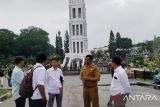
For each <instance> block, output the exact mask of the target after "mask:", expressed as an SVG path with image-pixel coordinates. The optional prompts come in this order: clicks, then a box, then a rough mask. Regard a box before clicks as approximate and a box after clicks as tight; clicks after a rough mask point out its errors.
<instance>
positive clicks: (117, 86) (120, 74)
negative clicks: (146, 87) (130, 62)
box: [110, 66, 131, 96]
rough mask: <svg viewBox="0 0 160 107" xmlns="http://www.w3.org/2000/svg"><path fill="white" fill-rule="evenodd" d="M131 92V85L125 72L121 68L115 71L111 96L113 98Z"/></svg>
mask: <svg viewBox="0 0 160 107" xmlns="http://www.w3.org/2000/svg"><path fill="white" fill-rule="evenodd" d="M130 92H131V87H130V83H129V80H128V76H127V74H126V72H125V70H124V69H123V68H122V67H121V66H119V67H118V68H117V69H115V72H114V76H113V79H112V82H111V87H110V94H111V96H114V95H117V94H126V93H130Z"/></svg>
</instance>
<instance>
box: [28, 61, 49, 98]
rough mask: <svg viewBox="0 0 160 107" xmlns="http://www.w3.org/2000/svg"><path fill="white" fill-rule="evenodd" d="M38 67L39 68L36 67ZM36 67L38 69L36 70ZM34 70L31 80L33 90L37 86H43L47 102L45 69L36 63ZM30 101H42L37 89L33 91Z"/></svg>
mask: <svg viewBox="0 0 160 107" xmlns="http://www.w3.org/2000/svg"><path fill="white" fill-rule="evenodd" d="M38 66H40V67H38ZM36 67H38V68H36ZM34 68H36V69H35V70H34V71H33V80H32V86H33V89H36V87H37V85H43V86H44V88H45V93H46V98H47V100H48V97H49V96H48V87H47V78H46V72H47V71H46V69H45V67H44V66H43V65H42V64H40V63H37V64H36V65H35V66H34ZM31 99H32V100H39V99H42V96H41V94H40V92H39V90H38V88H37V89H36V90H35V91H34V93H33V96H32V97H31Z"/></svg>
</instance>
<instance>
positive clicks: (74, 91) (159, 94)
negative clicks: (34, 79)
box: [0, 74, 160, 107]
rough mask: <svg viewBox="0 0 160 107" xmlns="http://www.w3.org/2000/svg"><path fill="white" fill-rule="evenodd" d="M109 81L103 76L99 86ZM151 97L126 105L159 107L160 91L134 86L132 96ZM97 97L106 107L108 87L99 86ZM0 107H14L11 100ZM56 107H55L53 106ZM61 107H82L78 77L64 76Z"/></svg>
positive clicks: (107, 76)
mask: <svg viewBox="0 0 160 107" xmlns="http://www.w3.org/2000/svg"><path fill="white" fill-rule="evenodd" d="M110 81H111V75H109V74H104V75H102V76H101V81H100V82H99V84H100V85H103V84H109V83H110ZM130 82H131V83H134V82H136V81H135V80H130ZM146 94H147V95H151V96H156V99H157V100H155V99H153V100H151V101H150V100H146V101H145V100H142V99H141V100H140V101H138V99H136V100H135V101H134V100H131V101H129V102H128V103H127V106H128V107H159V105H160V90H155V89H153V88H151V87H141V86H137V85H134V86H132V94H131V96H134V95H142V96H143V95H146ZM99 96H100V107H107V102H108V99H109V86H99ZM0 107H15V104H14V102H13V100H12V98H10V99H7V100H5V101H4V102H1V103H0ZM26 107H28V102H26ZM54 107H56V105H55V106H54ZM63 107H83V98H82V83H81V81H80V80H79V77H78V76H66V77H65V83H64V97H63Z"/></svg>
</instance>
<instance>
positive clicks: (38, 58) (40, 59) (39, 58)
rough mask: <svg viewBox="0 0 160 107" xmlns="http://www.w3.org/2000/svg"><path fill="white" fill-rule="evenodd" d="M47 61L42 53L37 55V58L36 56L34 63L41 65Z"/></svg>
mask: <svg viewBox="0 0 160 107" xmlns="http://www.w3.org/2000/svg"><path fill="white" fill-rule="evenodd" d="M46 60H47V56H46V54H44V53H39V54H38V55H37V56H36V61H37V62H38V63H42V62H45V61H46Z"/></svg>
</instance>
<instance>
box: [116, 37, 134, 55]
mask: <svg viewBox="0 0 160 107" xmlns="http://www.w3.org/2000/svg"><path fill="white" fill-rule="evenodd" d="M119 43H120V44H119V46H118V49H117V51H116V54H117V55H118V56H120V57H121V58H125V57H126V55H127V54H129V49H130V48H131V47H132V46H133V44H132V40H131V39H130V38H121V39H120V41H119Z"/></svg>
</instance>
